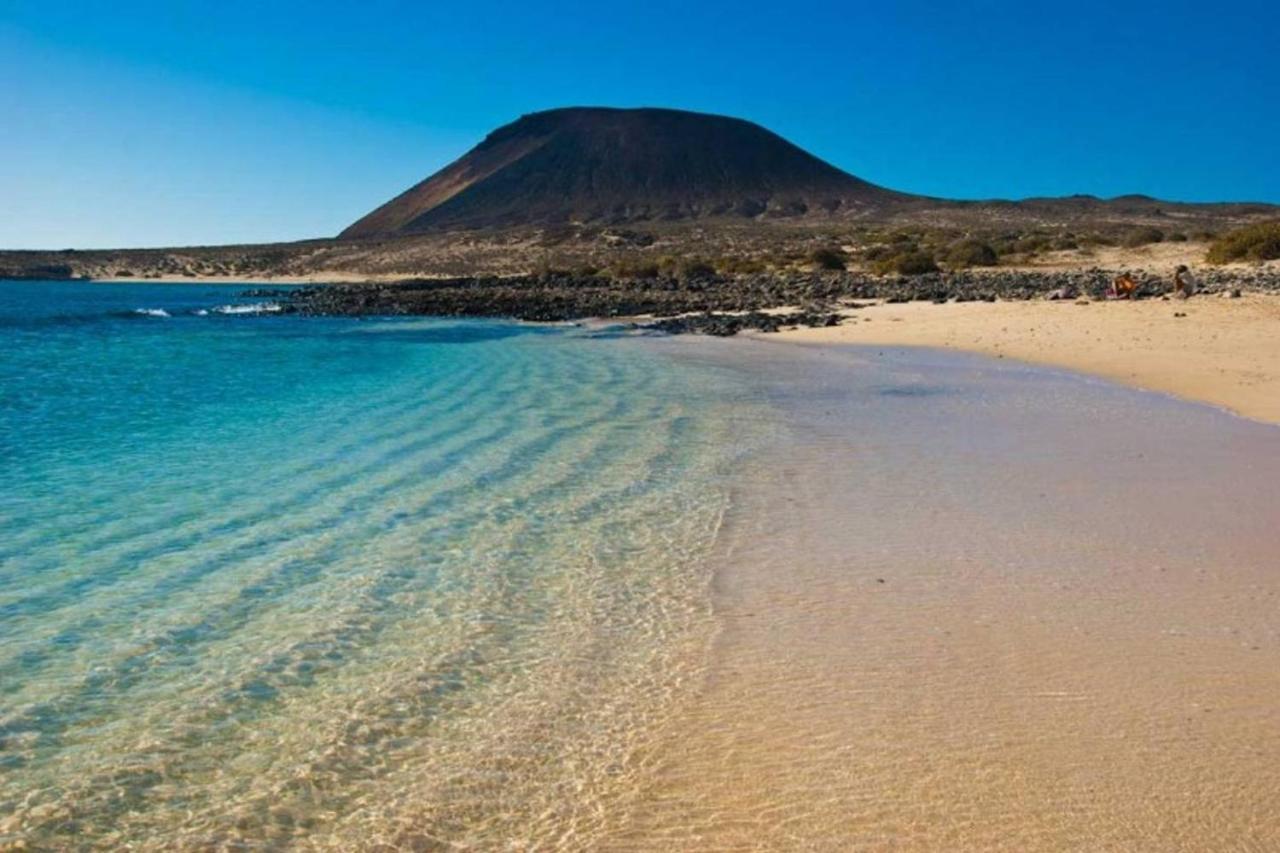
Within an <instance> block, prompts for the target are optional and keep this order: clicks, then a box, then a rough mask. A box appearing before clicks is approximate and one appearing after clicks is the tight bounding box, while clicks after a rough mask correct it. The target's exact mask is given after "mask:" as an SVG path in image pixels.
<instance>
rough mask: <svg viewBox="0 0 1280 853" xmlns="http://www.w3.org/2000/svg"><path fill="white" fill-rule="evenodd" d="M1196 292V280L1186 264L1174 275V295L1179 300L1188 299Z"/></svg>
mask: <svg viewBox="0 0 1280 853" xmlns="http://www.w3.org/2000/svg"><path fill="white" fill-rule="evenodd" d="M1195 292H1196V280H1195V277H1194V276H1193V275H1191V270H1189V269H1187V265H1186V264H1182V265H1180V266H1179V267H1178V268H1177V269H1176V270H1174V273H1173V295H1174V296H1176V297H1178V298H1179V299H1187V298H1189V297H1191V296H1194V295H1195Z"/></svg>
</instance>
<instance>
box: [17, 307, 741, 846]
mask: <svg viewBox="0 0 1280 853" xmlns="http://www.w3.org/2000/svg"><path fill="white" fill-rule="evenodd" d="M239 290H240V288H237V287H221V286H220V287H201V286H196V285H184V286H164V285H97V284H87V283H45V282H41V283H0V843H3V842H13V841H26V842H28V843H30V844H32V845H35V846H41V845H43V846H53V847H59V846H86V847H88V846H93V847H104V848H110V847H116V846H120V845H125V844H135V845H141V846H144V847H147V846H150V847H156V848H172V847H183V846H188V847H205V846H211V845H245V846H249V847H254V846H258V845H267V846H276V845H279V844H282V843H284V842H286V841H290V842H296V843H298V844H299V845H301V846H308V847H322V846H334V847H351V846H363V845H366V844H372V843H375V842H379V841H388V842H391V843H394V844H399V845H406V846H414V845H418V846H424V845H427V846H429V845H431V844H434V843H440V842H459V843H472V844H476V845H479V846H490V845H493V844H498V843H508V842H514V843H518V844H530V845H534V846H536V845H539V844H543V843H555V842H564V841H566V840H569V841H574V842H576V843H583V844H585V843H589V841H590V839H591V838H592V837H593V836H592V834H593V832H595V831H597V830H598V829H599V827H600V826H601V825H602V823H603V822H604V821H606V820H607V819H608V818H607V816H608V815H609V814H613V813H615V812H616V811H617V808H616V807H617V806H619V804H624V803H625V801H626V799H627V797H628V796H630V795H631V793H633V791H634V788H635V785H636V784H637V783H636V779H637V776H638V774H639V773H640V770H641V768H642V766H643V760H644V755H645V751H646V749H647V748H648V746H649V745H650V744H651V743H652V741H653V739H654V738H656V737H657V736H658V733H659V732H660V731H661V727H662V723H663V720H664V719H665V717H664V715H665V714H666V712H667V710H668V709H669V708H670V706H671V705H672V703H674V702H675V701H676V700H677V699H678V697H679V695H680V692H681V691H682V690H685V689H687V685H688V684H689V682H690V679H691V678H692V677H693V676H694V675H695V674H696V673H697V671H698V667H699V666H700V660H701V657H700V656H701V653H702V651H703V650H704V649H705V645H706V642H707V639H708V637H709V636H710V632H711V631H712V630H713V628H712V624H711V620H710V618H709V612H708V588H707V587H708V578H707V572H706V569H705V567H704V565H703V558H704V557H705V555H706V553H707V551H708V548H709V547H710V545H711V542H712V540H713V538H714V536H715V533H716V529H717V525H718V524H719V523H720V519H721V517H722V515H723V513H724V511H725V507H726V503H727V500H728V487H727V475H728V472H729V470H730V468H731V467H732V463H733V461H734V456H733V454H735V453H739V452H741V451H742V449H743V448H744V447H746V446H747V445H748V444H749V443H750V441H751V438H750V436H749V435H747V434H746V432H745V430H747V429H748V427H747V426H746V425H745V424H747V423H748V422H751V421H752V420H753V419H752V418H749V417H748V418H744V417H742V414H743V412H744V411H747V409H745V408H744V406H746V405H747V404H748V402H749V401H748V400H747V399H746V398H745V397H744V396H743V392H742V391H741V390H740V389H738V390H735V389H737V388H738V386H737V385H735V383H734V382H732V381H730V379H729V377H727V376H726V375H725V374H724V372H723V371H722V370H719V369H716V368H713V367H709V366H698V365H695V364H693V363H691V362H689V361H688V360H683V361H679V360H676V359H673V358H670V357H668V356H667V355H665V354H664V352H663V348H662V346H661V345H660V344H655V343H654V342H652V341H642V340H629V339H618V338H613V339H609V338H602V337H601V336H598V335H594V334H593V333H591V332H588V331H586V330H582V329H576V328H572V327H537V326H529V325H520V324H515V323H505V322H481V321H455V320H449V321H445V320H413V321H405V320H390V319H388V320H365V321H359V320H349V319H303V318H295V317H288V316H281V315H274V314H273V312H272V311H271V310H270V308H271V306H270V305H269V304H267V303H264V301H263V300H261V299H257V300H254V299H246V298H240V297H238V296H237V293H238V292H239ZM735 412H736V415H737V416H736V417H735V416H734V414H733V413H735Z"/></svg>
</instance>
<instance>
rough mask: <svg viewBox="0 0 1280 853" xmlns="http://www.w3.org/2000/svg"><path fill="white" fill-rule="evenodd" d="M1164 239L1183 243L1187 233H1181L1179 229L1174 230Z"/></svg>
mask: <svg viewBox="0 0 1280 853" xmlns="http://www.w3.org/2000/svg"><path fill="white" fill-rule="evenodd" d="M1164 239H1165V240H1167V241H1168V242H1170V243H1185V242H1187V235H1186V234H1183V233H1182V232H1181V231H1174V232H1173V233H1172V234H1170V235H1169V236H1167V237H1165V238H1164Z"/></svg>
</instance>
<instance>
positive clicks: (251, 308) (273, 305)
mask: <svg viewBox="0 0 1280 853" xmlns="http://www.w3.org/2000/svg"><path fill="white" fill-rule="evenodd" d="M279 310H280V303H278V302H253V303H250V304H248V305H219V306H218V307H217V308H214V309H213V312H214V313H215V314H274V313H275V312H277V311H279Z"/></svg>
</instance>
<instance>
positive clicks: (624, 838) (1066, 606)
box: [607, 309, 1280, 851]
mask: <svg viewBox="0 0 1280 853" xmlns="http://www.w3.org/2000/svg"><path fill="white" fill-rule="evenodd" d="M1080 310H1087V309H1080ZM673 346H688V345H686V344H673ZM786 351H789V355H787V356H783V355H782V353H783V352H786ZM702 353H703V356H702V357H707V358H713V359H723V360H724V361H726V362H728V363H732V364H736V365H738V366H739V367H740V368H741V369H742V370H744V371H750V372H754V373H755V374H756V375H757V376H760V377H763V386H762V391H761V393H762V394H763V395H764V396H765V397H767V398H768V399H769V401H770V402H772V403H774V404H775V405H776V406H777V407H778V408H779V409H780V410H781V411H783V412H784V413H785V416H786V427H785V432H784V434H783V435H780V436H779V438H778V445H777V447H776V448H775V449H774V450H773V451H772V452H770V453H767V454H764V455H762V456H761V457H760V458H759V460H758V462H757V464H756V465H755V467H754V468H752V469H751V470H750V471H748V472H747V474H746V475H745V476H744V477H743V480H742V484H743V485H742V486H741V487H740V488H738V489H737V491H736V493H735V496H734V501H735V502H734V508H733V510H732V511H731V512H730V515H729V517H728V520H727V526H726V529H725V531H724V535H723V536H722V540H721V543H720V546H719V551H718V554H717V566H718V568H717V572H716V610H717V614H718V616H719V618H720V620H721V623H722V625H723V628H722V631H721V633H720V635H719V637H718V639H717V640H716V642H715V646H714V649H713V654H712V658H711V661H712V662H711V668H710V671H709V673H708V677H707V680H706V682H705V684H704V686H703V688H702V690H701V691H700V693H699V695H698V697H697V698H696V700H695V701H694V702H693V703H692V704H691V705H690V706H689V707H688V709H687V712H686V713H684V714H683V715H682V716H681V717H679V718H678V719H677V721H676V722H675V724H674V728H673V731H672V732H671V734H670V737H669V738H668V740H667V742H668V744H669V747H668V748H667V749H665V750H664V751H662V752H660V753H659V754H658V755H656V756H654V757H653V760H652V766H651V772H650V773H649V774H648V775H649V776H650V777H651V783H650V784H648V785H647V786H646V788H645V792H644V794H643V796H642V799H641V801H640V802H639V804H638V805H637V807H636V808H635V809H634V810H633V812H632V815H633V818H632V820H631V821H630V822H629V823H628V824H627V825H625V826H619V827H618V829H617V832H616V833H615V835H614V837H613V838H612V839H611V842H610V844H609V845H607V846H608V847H609V848H611V849H629V850H648V849H708V850H740V849H741V850H746V849H761V850H763V849H769V850H775V849H808V850H847V849H895V850H900V849H921V850H968V849H1006V850H1061V849H1076V850H1100V849H1115V850H1153V851H1154V850H1160V851H1168V850H1207V849H1276V848H1277V847H1278V846H1280V817H1277V815H1280V573H1277V571H1276V568H1275V566H1276V557H1277V555H1278V554H1280V534H1277V530H1280V525H1278V524H1277V522H1280V509H1277V507H1280V502H1278V499H1280V430H1278V429H1276V428H1275V427H1272V426H1266V425H1260V424H1256V423H1252V422H1249V421H1246V420H1243V419H1239V418H1235V417H1232V416H1230V415H1227V414H1225V413H1223V412H1220V411H1218V410H1215V409H1211V408H1208V407H1204V406H1196V405H1190V404H1185V403H1182V402H1180V401H1177V400H1174V399H1171V398H1168V397H1164V396H1160V395H1152V394H1143V393H1139V392H1135V391H1131V390H1128V389H1124V388H1120V387H1117V386H1113V385H1111V384H1109V383H1102V382H1097V381H1092V380H1089V379H1086V378H1082V377H1080V376H1077V375H1074V374H1070V373H1066V372H1059V371H1048V370H1044V369H1042V368H1035V367H1029V366H1025V365H1020V364H1017V363H1012V362H1009V361H998V360H993V359H986V358H981V357H976V356H968V355H961V354H949V353H943V352H938V351H930V350H909V349H908V350H878V349H866V348H852V349H846V348H835V347H812V348H809V347H783V346H778V345H776V344H765V343H763V342H751V341H740V340H738V341H728V342H714V343H710V344H708V345H707V346H705V347H703V348H702ZM1152 424H1158V425H1159V428H1158V429H1154V428H1151V425H1152Z"/></svg>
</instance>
